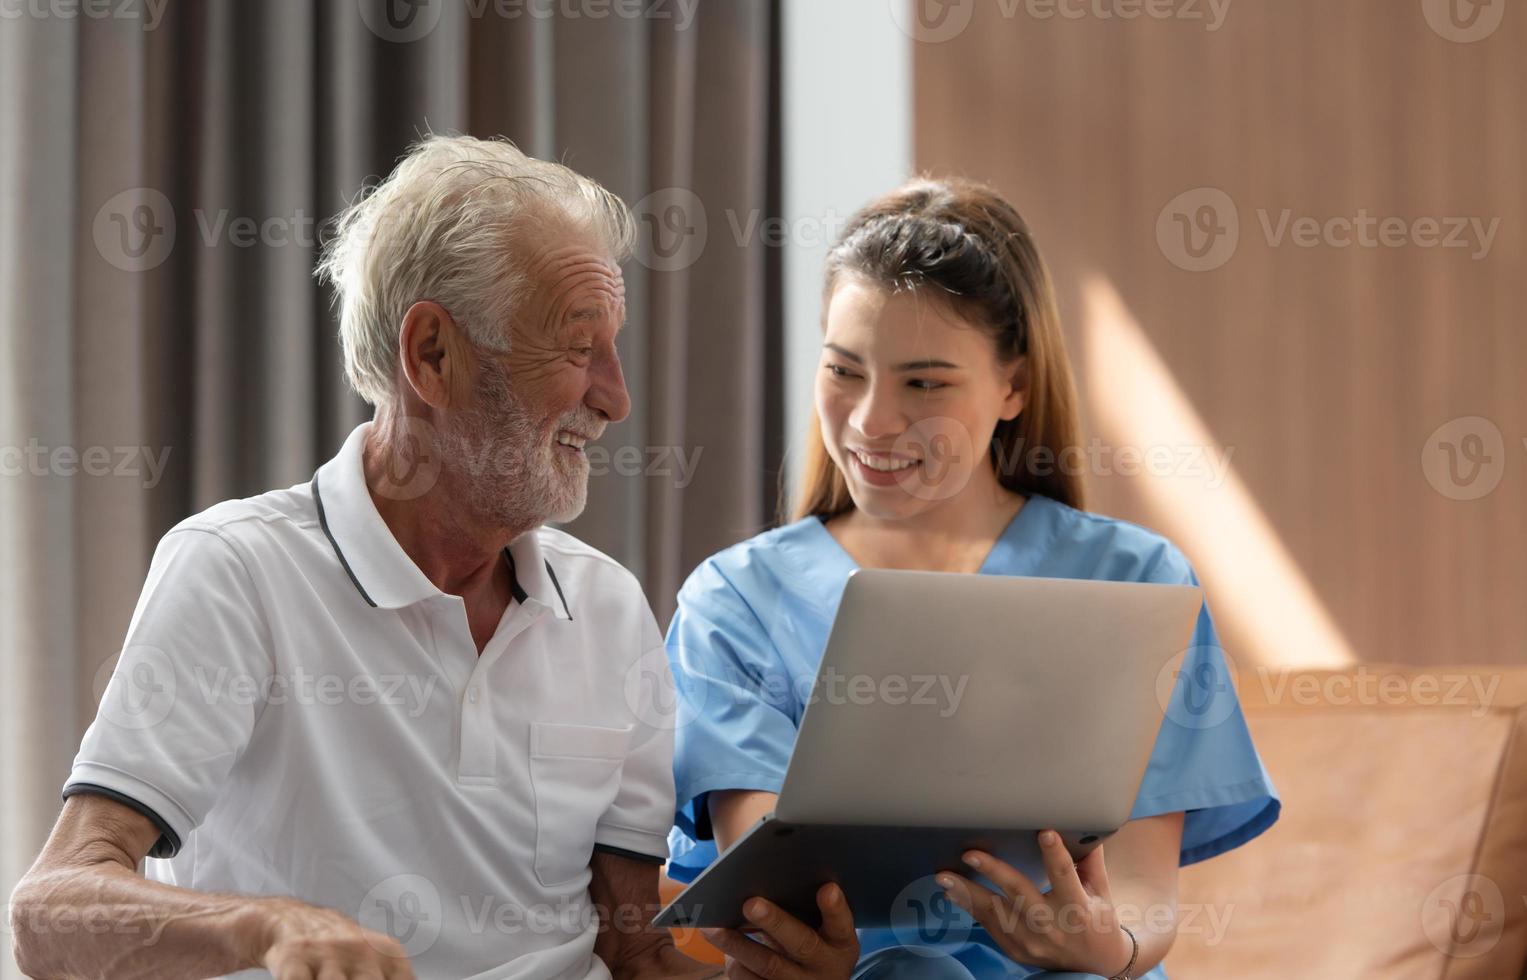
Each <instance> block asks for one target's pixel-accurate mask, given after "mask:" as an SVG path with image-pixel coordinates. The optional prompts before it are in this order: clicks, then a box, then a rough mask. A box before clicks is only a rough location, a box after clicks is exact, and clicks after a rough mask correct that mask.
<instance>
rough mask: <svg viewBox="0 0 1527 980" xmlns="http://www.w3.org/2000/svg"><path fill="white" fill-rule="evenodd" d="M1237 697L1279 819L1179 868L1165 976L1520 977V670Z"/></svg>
mask: <svg viewBox="0 0 1527 980" xmlns="http://www.w3.org/2000/svg"><path fill="white" fill-rule="evenodd" d="M1238 691H1239V693H1240V697H1241V702H1242V704H1243V706H1244V707H1245V710H1246V716H1247V719H1248V722H1249V724H1250V726H1251V730H1252V734H1253V736H1254V737H1255V739H1256V743H1257V748H1258V749H1259V750H1260V751H1261V753H1262V759H1263V761H1264V763H1265V764H1266V765H1267V768H1268V770H1269V771H1270V772H1271V773H1272V777H1273V781H1274V782H1275V783H1276V784H1277V786H1278V791H1279V794H1280V795H1281V796H1282V798H1283V815H1282V818H1281V819H1280V820H1279V821H1278V823H1277V824H1275V825H1274V826H1273V827H1272V829H1270V830H1268V831H1267V832H1266V833H1264V834H1263V835H1262V836H1261V837H1259V838H1257V839H1256V840H1254V841H1252V842H1251V843H1249V844H1246V845H1245V846H1243V847H1240V848H1238V849H1236V850H1234V851H1231V852H1229V853H1227V854H1222V855H1220V856H1219V857H1216V858H1213V859H1212V860H1209V861H1205V862H1202V863H1200V864H1196V865H1193V866H1192V867H1189V868H1185V869H1183V872H1182V892H1181V896H1180V898H1181V905H1182V908H1181V912H1180V916H1179V933H1178V938H1177V942H1176V944H1175V945H1174V946H1173V949H1172V953H1171V955H1170V956H1169V957H1168V958H1167V973H1168V974H1169V975H1170V976H1171V977H1172V978H1173V980H1230V978H1234V980H1263V978H1265V980H1288V978H1290V977H1299V978H1301V980H1358V978H1362V980H1367V978H1384V980H1408V978H1416V980H1421V978H1425V980H1486V978H1488V980H1518V978H1527V970H1524V963H1527V668H1512V669H1509V670H1502V669H1499V668H1477V667H1437V668H1431V669H1418V668H1410V667H1393V666H1385V665H1378V664H1367V665H1363V666H1360V667H1353V668H1351V669H1347V670H1340V671H1279V672H1264V671H1257V670H1247V671H1246V672H1244V673H1243V674H1242V676H1241V677H1240V678H1239V683H1238ZM677 891H678V888H677V887H676V886H675V885H674V884H673V883H672V882H669V881H667V880H666V879H665V887H664V896H665V898H667V897H671V896H672V894H674V893H675V892H677ZM678 935H679V936H680V939H681V942H682V943H683V945H684V946H685V947H686V949H687V951H688V952H689V953H690V955H693V956H701V957H704V958H707V959H710V960H711V961H718V960H719V959H720V957H719V956H717V955H716V954H715V951H714V950H713V949H711V948H710V947H709V946H708V945H707V944H706V943H705V942H704V940H703V939H702V938H701V937H699V936H698V934H697V933H696V932H695V931H694V930H681V931H679V933H678Z"/></svg>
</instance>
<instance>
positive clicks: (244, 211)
mask: <svg viewBox="0 0 1527 980" xmlns="http://www.w3.org/2000/svg"><path fill="white" fill-rule="evenodd" d="M391 3H392V0H374V2H373V0H350V2H344V3H323V4H311V3H307V2H303V0H275V2H262V3H259V4H252V3H238V2H233V0H216V2H197V3H190V2H183V0H169V2H168V3H167V5H166V7H165V8H164V13H163V18H162V20H161V21H159V22H155V23H152V24H150V23H149V22H148V21H147V20H146V19H144V18H145V17H146V15H147V12H148V9H149V8H148V7H147V6H145V5H138V6H140V7H144V10H143V12H142V14H140V16H138V17H132V16H114V17H109V18H100V19H94V18H86V17H69V16H60V15H57V14H45V15H43V16H37V15H33V14H26V15H24V16H21V17H16V18H5V19H3V20H0V136H3V139H0V242H3V244H4V248H3V250H0V351H3V356H0V452H3V453H5V456H4V459H0V463H4V464H6V468H5V470H4V473H3V475H0V576H3V580H0V583H3V584H0V734H3V742H0V796H3V799H4V801H5V802H4V806H3V809H0V889H4V893H5V894H9V892H10V889H11V888H12V887H14V884H15V882H16V880H17V879H18V878H19V877H20V875H21V874H22V873H24V872H25V870H26V868H27V867H28V865H29V864H30V862H31V860H32V859H33V858H34V857H35V855H36V853H37V850H38V849H39V848H40V846H41V844H42V842H43V840H44V838H45V837H46V834H47V831H48V829H49V828H50V827H51V824H52V821H53V819H54V817H55V816H56V814H57V811H58V807H59V801H58V791H59V788H60V787H61V785H62V783H63V780H64V778H65V776H66V774H67V771H68V767H69V764H70V762H71V760H72V758H73V754H74V751H75V748H76V747H77V744H78V738H79V735H80V734H81V732H83V730H84V728H85V726H86V725H87V724H88V723H89V721H90V720H91V718H93V716H94V714H95V710H96V703H97V699H98V697H99V692H100V689H101V687H102V686H103V685H104V680H105V676H106V672H108V671H109V669H110V666H111V663H112V659H113V655H114V654H115V652H116V649H117V647H118V646H119V645H120V642H121V638H122V636H123V633H124V631H125V629H126V626H127V622H128V619H129V618H130V616H131V612H132V608H133V605H134V602H135V601H136V598H137V595H138V591H139V589H140V587H141V585H142V581H143V575H144V573H145V571H146V569H147V566H148V561H149V558H150V556H151V555H152V550H153V547H154V544H155V542H156V541H157V540H158V538H159V536H160V535H161V534H163V533H164V531H165V530H167V529H168V528H169V527H170V526H172V525H173V524H174V523H175V522H176V521H178V520H180V519H181V518H183V517H185V516H187V515H189V514H191V513H194V512H195V511H197V510H200V509H202V508H205V507H207V506H209V505H211V504H213V503H215V502H217V501H219V500H223V499H227V498H230V497H236V496H245V495H248V494H252V493H259V492H262V491H264V490H266V489H270V488H273V487H279V486H287V485H291V484H293V483H299V482H302V481H305V480H306V479H308V478H309V477H310V476H311V474H312V472H313V470H314V469H315V468H316V467H317V465H318V464H319V463H320V462H321V461H322V460H324V459H326V458H327V457H328V456H330V455H331V454H332V453H333V452H334V451H335V450H336V449H337V448H338V446H339V443H340V441H341V440H342V438H343V436H344V434H345V433H347V432H348V431H349V430H350V428H351V427H352V426H354V425H355V424H356V423H357V422H359V421H360V420H362V419H364V418H366V417H368V416H369V408H368V407H367V406H365V405H364V404H363V403H362V402H360V401H359V400H358V399H357V398H356V397H355V396H354V395H353V394H351V393H350V392H349V391H348V390H347V389H346V388H345V386H344V382H343V376H342V367H341V363H340V357H339V350H338V343H337V340H336V333H335V332H336V321H335V318H334V315H333V311H332V310H331V308H330V297H329V296H328V295H327V294H326V292H325V291H324V290H321V289H320V288H319V287H318V286H317V285H316V284H315V282H314V280H313V277H312V269H313V264H314V261H315V259H316V256H317V251H318V248H319V245H320V241H321V233H322V229H323V223H324V221H325V220H326V219H328V218H330V217H332V216H333V215H334V214H335V213H336V212H337V211H338V210H339V209H340V208H341V207H343V205H344V204H345V202H346V201H348V200H350V199H351V198H352V197H353V196H354V195H355V194H356V193H357V191H358V190H359V188H360V187H361V186H362V184H363V183H365V182H368V181H375V180H377V179H379V178H380V177H382V176H383V175H385V174H387V173H388V172H389V171H390V170H391V169H392V167H393V165H394V163H395V161H396V159H397V158H398V156H399V155H400V154H402V153H403V151H404V150H405V148H406V146H407V144H408V143H409V142H410V141H412V140H414V139H417V138H418V137H419V136H421V135H423V134H425V133H426V132H452V131H454V132H466V133H471V134H473V135H478V136H504V137H507V138H509V139H512V140H514V141H515V142H516V143H517V144H518V145H520V146H521V147H522V148H523V149H525V150H526V151H527V152H530V153H532V154H534V155H537V156H542V157H551V158H555V159H559V160H561V161H563V162H565V163H567V164H568V165H570V166H572V167H574V168H575V169H577V170H579V171H581V172H583V173H586V174H588V175H590V176H592V177H594V178H596V179H598V180H600V181H602V182H603V183H605V184H606V185H607V186H609V187H610V188H611V189H612V190H613V191H615V192H616V193H618V194H619V195H621V197H623V198H624V199H625V200H626V201H627V202H628V203H631V204H633V205H634V206H637V208H638V216H639V218H640V219H641V220H643V221H644V222H646V227H647V228H648V231H649V233H651V232H656V231H660V230H661V228H660V227H659V226H658V225H656V224H652V221H653V219H654V218H661V217H663V216H664V215H654V213H653V210H652V208H653V206H654V204H653V202H657V203H658V204H662V203H664V202H666V201H669V200H670V199H672V198H673V196H674V194H675V193H676V190H675V189H678V190H680V191H683V192H687V193H689V194H691V195H693V197H694V198H695V199H697V200H699V201H701V202H703V203H702V205H701V206H700V210H702V211H703V214H702V215H695V214H694V213H692V212H693V210H694V209H691V213H687V214H686V215H685V217H686V218H687V219H695V218H698V219H699V220H700V221H701V222H703V227H702V232H701V237H703V239H704V243H703V247H701V248H694V247H691V248H690V250H689V252H688V253H685V256H684V258H685V260H684V261H682V262H679V263H675V262H672V261H667V260H662V259H658V260H654V259H653V258H652V257H651V256H650V255H647V254H645V253H644V254H643V255H642V256H640V257H638V258H637V259H635V260H633V261H632V262H630V263H628V264H627V268H626V273H627V288H628V297H627V301H628V312H629V324H628V326H627V328H626V330H625V331H623V333H622V336H621V340H620V344H621V353H622V358H623V364H624V367H625V370H626V375H627V383H628V385H629V387H630V389H631V394H632V401H633V411H632V415H631V418H630V419H629V420H627V421H626V422H625V423H623V424H621V425H619V426H615V427H612V428H611V429H610V431H609V434H608V435H607V436H606V438H605V439H604V440H603V445H604V448H605V449H606V450H608V452H609V456H610V460H611V463H610V464H609V465H608V466H606V467H605V470H606V471H605V472H598V473H596V475H595V476H594V478H593V479H592V481H591V487H590V495H589V508H588V510H587V511H586V513H585V515H584V516H583V517H581V518H580V519H579V520H578V521H576V522H575V523H574V524H573V525H572V526H571V527H570V528H569V530H570V531H572V533H574V534H576V535H578V536H579V537H581V538H583V539H584V540H586V541H588V542H589V543H590V544H592V545H594V546H595V547H598V548H600V549H602V550H604V551H606V552H608V553H610V554H611V555H612V556H614V557H615V558H616V559H618V560H620V561H621V562H622V563H623V564H625V565H626V566H627V567H629V568H631V569H632V571H634V572H635V573H636V574H637V575H638V577H640V578H641V579H642V581H643V584H644V585H645V587H646V588H647V591H648V594H649V597H650V598H651V600H652V603H653V606H654V608H655V609H656V610H657V613H658V616H659V619H660V621H663V622H666V620H667V617H668V615H669V614H670V612H671V610H672V605H673V594H674V592H675V591H676V589H677V587H678V585H679V584H680V582H681V581H682V578H683V576H684V575H685V574H687V572H688V570H689V569H690V568H691V567H693V565H694V564H695V563H696V562H698V561H699V560H700V559H701V558H703V557H704V556H705V555H707V554H709V553H711V552H713V551H715V550H717V549H719V548H721V547H724V546H725V545H727V544H730V543H732V542H733V541H735V540H737V539H738V538H740V537H742V536H745V535H746V534H749V533H752V532H754V531H756V530H758V529H760V528H761V527H763V526H765V525H766V524H767V523H768V521H769V519H770V515H771V508H772V505H773V501H772V500H771V499H767V498H768V494H767V493H766V492H765V491H764V489H763V487H764V483H763V481H761V480H760V479H759V474H760V473H762V472H765V471H768V470H772V469H774V468H775V467H776V466H777V465H778V461H777V460H773V459H765V458H764V456H763V454H764V452H765V449H766V447H767V446H768V444H769V437H768V434H769V433H772V432H775V431H777V430H778V427H779V421H778V420H777V419H774V418H773V417H772V415H771V411H772V410H771V408H770V405H772V404H773V401H771V400H770V399H769V398H766V392H768V391H769V390H770V388H771V386H774V385H776V384H777V383H778V379H777V378H773V377H769V376H768V374H769V372H770V371H771V370H776V371H777V362H778V359H777V357H775V358H771V357H769V356H767V352H768V351H770V350H773V349H774V347H775V346H777V344H778V342H779V340H778V337H777V336H775V335H774V331H773V328H772V327H771V326H770V325H769V324H768V323H767V321H766V320H765V317H764V310H765V309H766V308H768V307H770V306H771V304H772V301H771V300H770V299H769V298H768V296H767V295H766V292H767V288H768V280H767V279H766V277H765V262H766V256H765V255H764V250H763V248H761V247H759V246H758V244H757V243H756V242H749V241H746V240H741V239H739V237H738V236H737V235H735V234H733V233H732V231H731V227H732V226H733V225H738V226H744V225H746V223H747V222H748V220H749V216H757V217H758V218H759V219H762V218H764V217H767V214H766V211H767V209H768V208H769V207H770V202H769V201H768V200H766V188H767V187H768V186H769V181H768V176H769V175H768V166H769V161H770V160H771V159H773V155H771V153H770V139H771V135H770V133H771V129H770V126H769V124H768V121H769V109H770V90H771V86H770V74H769V73H770V71H771V68H770V66H771V63H772V61H771V58H770V55H769V52H770V46H771V44H772V43H773V36H772V34H773V28H772V25H771V19H770V8H771V4H770V3H768V2H763V0H721V2H711V3H707V4H704V5H700V6H698V7H696V8H694V11H693V13H694V17H693V20H692V22H683V21H682V16H683V13H684V10H685V6H684V5H672V4H651V5H648V7H647V8H645V9H646V12H647V13H649V14H652V16H642V17H636V18H630V17H621V16H618V15H617V14H616V13H614V11H616V10H619V9H621V5H615V6H614V7H611V8H607V9H609V10H610V11H612V12H611V14H610V15H609V16H604V17H598V18H596V17H590V16H568V13H567V10H566V9H565V5H563V7H562V8H556V14H555V16H550V17H546V16H540V15H539V14H533V13H532V11H536V10H542V9H543V8H542V7H541V6H540V5H524V6H514V5H510V6H506V7H504V10H510V9H513V10H518V11H519V16H504V15H503V14H504V11H503V10H499V9H498V8H496V7H495V5H493V4H486V5H484V4H476V3H466V2H455V0H451V2H447V0H441V2H438V3H430V4H415V5H413V6H412V7H411V8H409V7H407V6H406V5H394V6H393V7H392V9H391V10H390V11H389V9H388V5H389V4H391ZM60 9H62V8H60ZM121 9H122V10H123V11H125V10H127V9H128V8H127V7H126V6H125V5H124V6H123V7H122V8H121ZM544 9H546V10H550V9H553V8H552V7H551V5H546V7H545V8H544ZM410 10H411V11H412V13H413V17H412V19H410V18H409V16H408V15H409V12H410ZM658 11H666V12H667V13H666V16H665V15H660V14H658V13H657V12H658ZM643 202H646V203H645V204H643ZM686 227H690V228H691V229H692V228H693V227H694V221H693V220H689V221H688V222H687V224H686ZM646 238H650V235H647V236H644V240H645V239H646ZM649 244H650V242H649ZM691 245H693V242H691ZM29 445H31V446H34V447H43V448H46V449H55V448H62V449H65V450H71V449H72V450H73V451H74V452H75V454H76V456H77V457H78V460H77V461H76V462H75V463H74V465H73V467H72V468H71V467H70V466H68V465H64V464H65V463H67V461H68V460H67V458H60V457H57V456H53V457H47V456H43V457H41V458H42V463H41V464H40V465H38V466H31V465H30V464H28V463H27V462H26V458H25V454H26V450H27V447H28V446H29ZM92 447H96V449H95V450H92ZM621 447H627V450H628V451H627V455H626V456H625V457H624V460H622V457H621V454H620V453H619V452H618V450H620V449H621ZM87 450H91V451H93V452H95V455H94V456H92V457H91V459H93V460H95V462H96V463H97V464H99V456H100V451H104V452H105V453H106V454H107V455H108V456H109V457H110V464H109V465H108V466H106V467H105V469H104V470H103V468H102V467H101V466H100V465H94V466H92V467H91V468H90V469H89V470H87V469H85V467H84V465H83V463H84V460H85V453H86V451H87ZM97 450H100V451H97ZM632 453H634V454H635V455H634V456H633V455H631V454H632ZM33 456H38V452H34V453H33ZM696 459H698V466H697V467H695V468H693V471H692V472H691V471H689V470H686V469H685V468H684V467H683V466H681V465H680V464H681V462H682V461H685V460H688V461H690V462H691V464H692V463H693V461H694V460H696ZM16 460H21V461H22V462H21V464H20V465H19V466H18V465H12V464H13V463H14V461H16ZM633 460H637V461H638V462H634V463H633V462H632V461H633ZM33 470H37V471H38V472H33ZM686 477H687V478H689V479H690V480H692V482H687V483H686ZM12 976H19V974H17V973H15V967H14V964H13V963H11V962H10V958H9V957H8V956H6V957H4V958H3V962H0V977H6V978H9V977H12Z"/></svg>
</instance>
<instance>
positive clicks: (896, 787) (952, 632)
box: [654, 569, 1203, 928]
mask: <svg viewBox="0 0 1527 980" xmlns="http://www.w3.org/2000/svg"><path fill="white" fill-rule="evenodd" d="M1202 603H1203V596H1202V593H1201V592H1200V590H1199V589H1198V588H1196V587H1193V586H1187V585H1156V584H1148V583H1138V582H1099V581H1083V580H1074V579H1055V578H1020V577H1014V576H1001V575H962V574H952V573H945V572H912V571H891V570H884V569H864V570H860V571H857V572H855V573H854V574H853V575H851V576H850V577H849V580H848V584H847V587H846V588H845V589H844V592H843V598H842V602H841V603H840V605H839V607H838V614H837V618H836V619H835V620H834V621H833V625H832V630H831V633H830V634H829V636H828V640H827V649H826V651H825V652H824V653H823V656H822V663H821V667H820V668H819V670H818V673H817V679H816V684H815V686H814V688H813V690H812V696H811V700H810V701H809V703H808V705H807V708H806V711H805V714H804V715H803V716H802V719H801V726H800V731H799V733H798V735H797V737H796V742H795V748H794V750H793V751H792V753H791V756H790V763H789V766H788V768H787V769H786V771H785V780H784V785H783V787H782V788H781V790H780V794H779V799H778V802H777V803H776V805H775V810H774V812H773V813H772V814H770V815H769V816H766V817H764V818H763V819H762V820H760V821H759V822H758V823H757V824H755V825H754V826H753V827H752V828H751V829H750V830H749V831H748V832H747V834H745V835H744V836H743V837H742V838H740V839H739V840H738V841H737V842H736V843H735V844H733V846H732V847H730V848H729V849H728V850H727V851H726V852H725V853H724V854H722V855H721V856H720V857H719V858H718V859H717V860H716V861H715V862H714V863H713V864H712V865H711V866H710V867H708V868H706V869H705V871H703V872H702V873H701V874H700V875H699V877H697V878H696V879H695V880H694V881H693V882H691V883H690V885H689V887H688V888H686V889H685V890H684V891H683V892H682V893H681V894H680V895H678V896H677V897H676V898H675V899H674V901H673V902H671V903H669V905H668V906H667V907H666V908H664V909H663V910H662V911H661V912H660V913H659V914H658V916H657V918H656V919H655V920H654V922H655V924H656V925H659V926H707V927H708V926H724V927H733V928H737V927H742V926H743V925H745V924H746V920H745V919H744V918H743V916H742V904H743V902H744V901H746V900H747V899H748V898H750V897H752V896H754V895H760V896H763V897H764V898H767V899H770V900H771V901H773V902H775V903H776V904H778V905H779V906H781V907H782V908H784V909H785V910H786V911H788V912H790V913H791V914H792V915H794V916H796V917H797V918H799V919H801V920H802V921H805V922H807V923H810V924H812V925H817V924H819V922H820V913H819V911H818V909H817V906H816V897H815V896H816V892H817V889H818V888H820V887H821V885H823V884H825V883H826V882H828V881H836V882H837V883H838V884H839V885H840V886H841V887H842V888H843V891H844V894H845V896H846V897H847V899H848V903H849V906H850V908H851V909H852V910H853V912H854V919H855V924H856V925H857V926H859V927H861V928H875V927H885V926H888V925H893V924H894V923H895V922H896V921H898V915H902V914H905V912H906V909H905V908H904V906H905V905H906V904H907V902H908V901H909V900H911V901H912V902H913V903H914V904H915V903H916V902H917V901H924V900H927V898H928V896H927V895H924V896H923V897H922V898H921V899H919V898H917V896H916V894H915V893H916V892H918V891H921V892H929V891H931V890H936V886H934V885H932V879H931V876H932V875H933V874H935V873H936V872H938V871H943V870H953V871H958V872H960V873H962V874H966V875H970V874H972V872H971V871H970V869H968V868H967V867H966V866H965V865H964V864H963V863H962V862H961V860H960V855H961V854H963V853H964V852H965V851H966V850H969V849H971V848H979V849H981V850H985V851H988V852H990V853H993V854H995V855H997V856H998V857H1000V858H1002V859H1003V860H1005V861H1007V862H1008V863H1010V864H1012V865H1014V866H1015V867H1017V868H1018V869H1019V870H1021V871H1023V872H1024V873H1025V874H1027V875H1029V876H1030V877H1031V878H1032V879H1034V880H1035V881H1036V882H1037V883H1039V884H1040V885H1041V887H1044V886H1045V879H1044V871H1043V867H1042V864H1041V862H1040V859H1039V850H1038V846H1037V843H1036V840H1035V838H1036V834H1037V832H1038V831H1039V830H1040V829H1043V828H1054V829H1055V830H1057V831H1059V832H1060V834H1061V838H1062V840H1064V841H1065V842H1066V845H1067V847H1068V848H1069V850H1070V852H1071V854H1072V856H1073V859H1074V860H1080V859H1081V858H1082V857H1083V856H1085V855H1086V854H1087V853H1088V852H1089V851H1091V850H1092V849H1093V848H1095V847H1096V846H1097V845H1098V844H1100V843H1101V842H1102V841H1104V840H1106V839H1107V838H1108V836H1109V835H1111V834H1112V833H1114V832H1115V831H1117V830H1118V829H1119V827H1121V826H1123V825H1124V823H1125V822H1126V821H1127V820H1128V819H1129V814H1130V811H1131V810H1132V809H1133V807H1134V801H1135V796H1136V794H1137V793H1138V791H1139V788H1140V782H1141V779H1142V778H1143V776H1144V774H1145V767H1146V763H1147V762H1148V761H1149V759H1150V754H1151V749H1152V747H1153V746H1154V744H1155V741H1156V734H1157V732H1158V730H1159V729H1160V727H1161V722H1162V718H1163V715H1164V714H1165V709H1166V701H1165V700H1164V699H1165V698H1166V697H1169V696H1170V692H1171V690H1172V681H1173V679H1174V678H1175V676H1176V665H1177V664H1178V663H1179V662H1180V660H1181V658H1182V656H1183V654H1184V652H1185V651H1186V649H1187V647H1188V645H1189V643H1190V641H1191V638H1192V634H1193V627H1194V623H1195V621H1196V619H1197V616H1198V612H1199V609H1200V607H1201V606H1202ZM1158 692H1159V693H1158Z"/></svg>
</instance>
